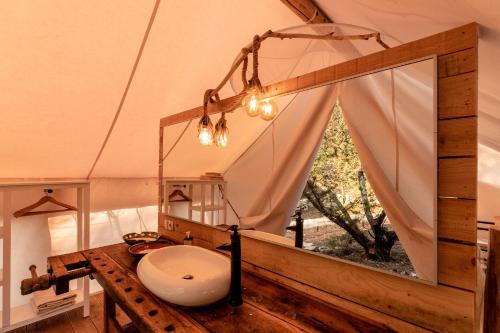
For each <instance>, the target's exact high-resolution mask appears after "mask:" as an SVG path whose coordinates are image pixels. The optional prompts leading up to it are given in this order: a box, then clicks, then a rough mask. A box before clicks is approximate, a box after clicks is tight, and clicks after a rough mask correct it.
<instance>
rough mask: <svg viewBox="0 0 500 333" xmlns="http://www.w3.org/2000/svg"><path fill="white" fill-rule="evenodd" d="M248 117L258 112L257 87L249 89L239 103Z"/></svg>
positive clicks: (256, 114) (258, 95) (258, 96)
mask: <svg viewBox="0 0 500 333" xmlns="http://www.w3.org/2000/svg"><path fill="white" fill-rule="evenodd" d="M241 105H242V106H243V108H244V109H245V111H246V113H247V114H248V115H249V116H250V117H256V116H258V115H259V113H260V108H259V106H260V94H259V91H258V90H257V89H250V90H249V91H248V93H247V95H246V96H245V98H243V102H242V103H241Z"/></svg>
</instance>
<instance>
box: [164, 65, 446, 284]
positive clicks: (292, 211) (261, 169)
mask: <svg viewBox="0 0 500 333" xmlns="http://www.w3.org/2000/svg"><path fill="white" fill-rule="evenodd" d="M435 69H436V61H435V58H429V59H422V60H418V61H414V62H412V63H408V64H403V65H398V66H395V67H391V68H386V69H383V70H380V71H377V72H373V73H367V74H365V75H362V76H358V77H354V78H350V79H348V80H343V81H342V82H335V83H332V84H330V85H327V86H322V87H318V88H314V89H311V90H307V91H302V92H299V93H296V94H293V95H288V96H283V97H279V98H276V99H275V101H276V102H277V104H278V107H279V109H280V113H279V115H278V116H277V117H276V118H275V120H274V121H273V122H265V121H262V120H260V119H254V118H249V117H247V116H246V115H245V114H244V112H243V111H241V110H237V111H235V112H234V113H232V114H228V115H227V116H226V117H227V119H228V125H229V128H230V134H231V136H230V145H229V146H228V148H226V149H220V148H216V147H208V148H207V147H201V146H200V145H199V143H198V142H197V137H196V123H195V121H193V122H191V123H182V124H177V125H174V126H170V127H168V128H166V129H165V133H164V145H165V147H166V148H168V149H167V153H168V156H166V158H165V164H164V175H165V178H164V185H165V186H164V196H165V198H168V199H167V200H165V205H164V207H163V211H164V212H165V213H167V214H170V215H173V216H178V217H182V218H186V219H190V220H193V221H196V222H200V223H204V224H209V225H230V224H235V223H236V224H239V225H240V227H241V228H243V229H249V230H243V231H242V234H243V236H244V237H250V238H254V239H259V240H264V241H269V242H273V243H276V244H280V245H282V246H290V247H296V248H300V249H299V251H311V252H313V253H315V254H317V255H321V256H327V257H329V258H332V259H333V260H348V261H351V262H355V263H356V264H362V265H366V266H367V267H369V268H370V269H377V270H382V271H385V272H389V273H390V274H398V275H401V276H405V277H409V278H417V279H420V280H422V281H429V282H431V283H436V281H437V253H436V252H437V250H436V249H437V237H436V230H437V228H436V215H437V214H436V212H437V208H436V201H437V193H436V188H437V184H436V183H437V153H436V121H437V116H436V96H435V91H436V90H435V81H436V78H435ZM215 121H216V120H215ZM179 147H182V149H179ZM186 152H189V153H186Z"/></svg>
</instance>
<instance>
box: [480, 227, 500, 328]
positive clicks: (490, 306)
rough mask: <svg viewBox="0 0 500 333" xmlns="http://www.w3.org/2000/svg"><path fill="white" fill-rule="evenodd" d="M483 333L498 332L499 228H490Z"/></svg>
mask: <svg viewBox="0 0 500 333" xmlns="http://www.w3.org/2000/svg"><path fill="white" fill-rule="evenodd" d="M483 331H484V332H485V333H494V332H500V227H493V226H492V227H491V228H490V249H489V257H488V269H487V271H486V288H485V295H484V330H483Z"/></svg>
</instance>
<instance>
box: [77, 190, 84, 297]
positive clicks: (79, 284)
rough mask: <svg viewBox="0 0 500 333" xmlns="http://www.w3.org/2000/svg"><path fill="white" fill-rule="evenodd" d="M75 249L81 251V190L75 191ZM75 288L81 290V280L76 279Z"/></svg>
mask: <svg viewBox="0 0 500 333" xmlns="http://www.w3.org/2000/svg"><path fill="white" fill-rule="evenodd" d="M76 209H77V211H76V249H77V250H78V251H81V250H83V188H82V187H78V188H77V189H76ZM76 285H77V288H78V289H82V288H83V279H78V281H77V284H76Z"/></svg>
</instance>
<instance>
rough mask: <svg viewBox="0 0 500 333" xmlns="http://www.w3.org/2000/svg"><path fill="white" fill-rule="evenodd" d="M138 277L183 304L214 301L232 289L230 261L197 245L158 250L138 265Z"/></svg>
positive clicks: (162, 296)
mask: <svg viewBox="0 0 500 333" xmlns="http://www.w3.org/2000/svg"><path fill="white" fill-rule="evenodd" d="M137 276H138V277H139V280H141V282H142V283H143V284H144V286H145V287H146V288H148V289H149V290H150V291H151V292H152V293H153V294H155V295H156V296H158V297H160V298H161V299H163V300H165V301H167V302H170V303H174V304H178V305H184V306H202V305H208V304H211V303H214V302H216V301H218V300H220V299H221V298H223V297H224V296H226V295H227V294H228V292H229V284H230V282H231V262H230V260H229V258H227V257H224V256H223V255H220V254H218V253H215V252H213V251H209V250H206V249H204V248H202V247H198V246H190V245H176V246H169V247H164V248H162V249H158V250H155V251H153V252H151V253H149V254H147V255H146V256H144V257H143V258H142V259H141V261H140V262H139V265H138V266H137Z"/></svg>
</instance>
